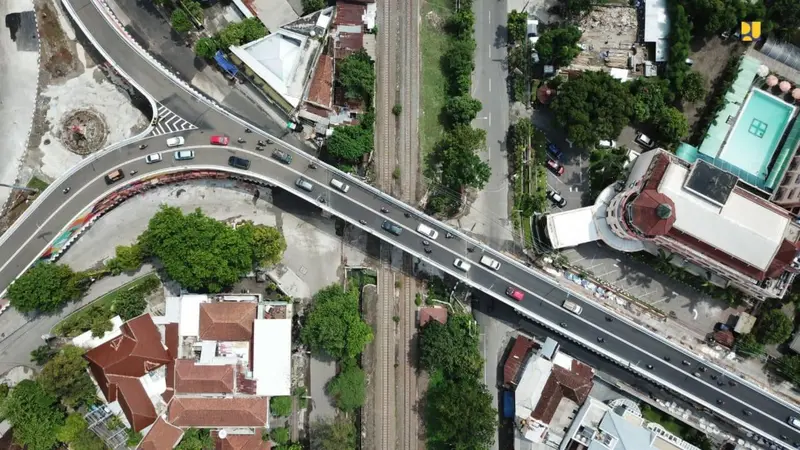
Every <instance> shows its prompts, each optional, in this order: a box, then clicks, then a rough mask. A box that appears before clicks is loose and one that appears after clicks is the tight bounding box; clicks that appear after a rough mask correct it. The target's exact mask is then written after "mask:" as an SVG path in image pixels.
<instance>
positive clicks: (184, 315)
mask: <svg viewBox="0 0 800 450" xmlns="http://www.w3.org/2000/svg"><path fill="white" fill-rule="evenodd" d="M200 303H208V297H206V296H205V295H199V294H186V295H184V296H183V297H181V314H180V322H178V336H180V337H186V336H194V337H197V336H199V335H200Z"/></svg>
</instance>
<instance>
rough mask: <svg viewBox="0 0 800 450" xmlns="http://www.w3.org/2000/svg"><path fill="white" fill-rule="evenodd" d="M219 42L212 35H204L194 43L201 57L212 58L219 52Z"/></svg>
mask: <svg viewBox="0 0 800 450" xmlns="http://www.w3.org/2000/svg"><path fill="white" fill-rule="evenodd" d="M217 50H219V44H218V43H217V40H216V39H214V38H210V37H202V38H200V39H198V40H197V42H195V43H194V52H195V53H197V56H199V57H201V58H206V59H211V58H213V57H214V55H215V54H217Z"/></svg>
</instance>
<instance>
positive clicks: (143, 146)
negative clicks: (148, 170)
mask: <svg viewBox="0 0 800 450" xmlns="http://www.w3.org/2000/svg"><path fill="white" fill-rule="evenodd" d="M146 148H147V144H142V145H140V146H139V150H144V149H146Z"/></svg>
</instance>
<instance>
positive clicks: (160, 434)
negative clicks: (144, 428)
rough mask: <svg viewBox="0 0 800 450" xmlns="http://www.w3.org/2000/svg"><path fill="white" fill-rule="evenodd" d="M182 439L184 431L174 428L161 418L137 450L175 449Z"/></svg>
mask: <svg viewBox="0 0 800 450" xmlns="http://www.w3.org/2000/svg"><path fill="white" fill-rule="evenodd" d="M182 437H183V430H181V429H180V428H178V427H175V426H172V424H170V423H169V422H167V421H166V420H164V418H163V417H159V418H158V420H156V423H155V424H154V425H153V427H152V428H150V431H148V432H147V436H145V437H144V439H143V440H142V442H140V443H139V446H138V447H136V448H137V449H139V450H169V449H173V448H175V446H176V445H178V442H180V441H181V438H182Z"/></svg>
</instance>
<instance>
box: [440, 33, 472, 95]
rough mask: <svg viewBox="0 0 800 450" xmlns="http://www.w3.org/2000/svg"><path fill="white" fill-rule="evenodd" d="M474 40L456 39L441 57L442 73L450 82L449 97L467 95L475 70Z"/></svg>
mask: <svg viewBox="0 0 800 450" xmlns="http://www.w3.org/2000/svg"><path fill="white" fill-rule="evenodd" d="M474 54H475V40H474V39H458V40H455V41H453V42H452V43H451V45H450V46H449V48H448V51H447V52H446V53H445V54H444V56H442V59H443V64H444V71H445V73H446V74H447V77H448V79H449V80H450V95H452V96H454V97H458V96H461V95H467V94H469V90H470V86H471V85H472V71H473V70H474V69H475V61H473V57H474Z"/></svg>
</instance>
